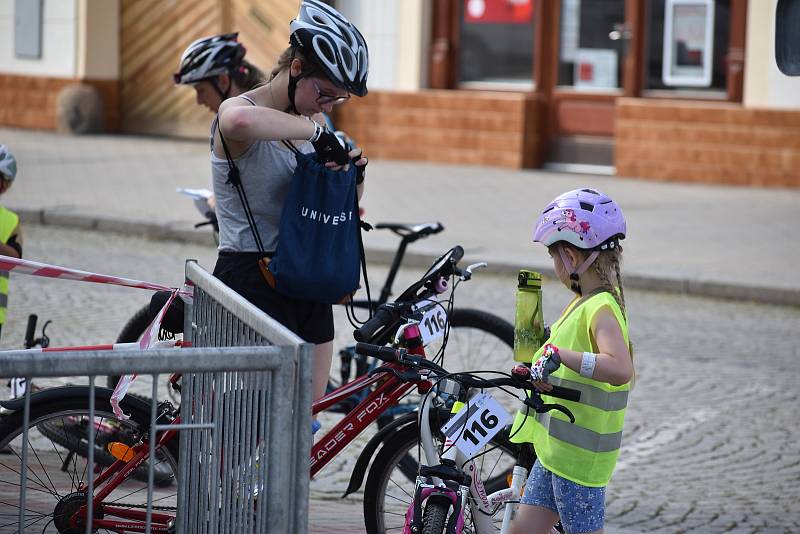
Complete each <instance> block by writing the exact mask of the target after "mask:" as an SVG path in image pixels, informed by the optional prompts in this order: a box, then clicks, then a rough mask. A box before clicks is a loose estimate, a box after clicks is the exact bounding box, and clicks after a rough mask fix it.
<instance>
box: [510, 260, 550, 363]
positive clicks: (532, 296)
mask: <svg viewBox="0 0 800 534" xmlns="http://www.w3.org/2000/svg"><path fill="white" fill-rule="evenodd" d="M517 281H518V285H517V309H516V313H515V315H514V361H518V362H527V363H530V362H531V361H533V354H534V353H535V352H536V351H537V350H539V347H541V346H542V343H544V318H543V316H542V275H541V274H540V273H537V272H534V271H525V270H522V271H520V272H519V277H518V278H517Z"/></svg>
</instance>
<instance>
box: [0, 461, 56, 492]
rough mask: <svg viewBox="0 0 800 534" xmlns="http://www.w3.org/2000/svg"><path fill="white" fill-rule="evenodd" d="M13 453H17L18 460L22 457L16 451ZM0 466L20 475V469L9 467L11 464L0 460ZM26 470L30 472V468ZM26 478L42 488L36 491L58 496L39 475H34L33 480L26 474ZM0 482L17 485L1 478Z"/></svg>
mask: <svg viewBox="0 0 800 534" xmlns="http://www.w3.org/2000/svg"><path fill="white" fill-rule="evenodd" d="M14 454H16V455H17V458H19V459H20V461H22V458H21V457H20V456H19V455H18V454H17V453H16V452H15V453H14ZM0 466H2V467H5V468H6V469H8V470H9V471H11V472H13V473H15V474H17V475H19V476H22V471H17V470H16V469H15V468H13V467H11V466H8V465H6V464H4V463H2V462H0ZM27 471H28V473H30V472H31V470H30V469H28V470H27ZM35 474H36V473H34V475H35ZM26 480H27V481H28V482H33V483H35V484H38V485H39V486H41V488H42V489H41V490H37V491H41V492H42V493H49V494H50V495H52V496H53V497H59V495H58V493H55V492H53V491H50V488H48V487H47V485H45V483H44V482H43V481H42V479H40V478H39V477H36V480H33V479H32V478H30V475H28V476H27V477H26ZM0 482H2V483H3V484H8V485H10V486H19V484H15V483H13V482H8V481H5V480H2V481H0ZM30 489H34V490H35V489H36V488H30Z"/></svg>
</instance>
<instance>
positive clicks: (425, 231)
mask: <svg viewBox="0 0 800 534" xmlns="http://www.w3.org/2000/svg"><path fill="white" fill-rule="evenodd" d="M375 228H376V229H378V230H381V229H386V230H391V231H392V232H394V233H395V234H397V235H399V236H402V237H406V236H415V237H424V236H428V235H433V234H438V233H439V232H441V231H442V230H444V226H442V223H440V222H427V223H421V224H405V223H378V224H376V225H375Z"/></svg>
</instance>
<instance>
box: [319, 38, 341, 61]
mask: <svg viewBox="0 0 800 534" xmlns="http://www.w3.org/2000/svg"><path fill="white" fill-rule="evenodd" d="M314 46H315V48H316V50H317V53H318V54H320V55H321V56H323V58H324V59H325V60H327V61H328V62H329V63H332V64H334V65H335V64H336V52H334V51H333V48H331V45H330V43H328V41H326V40H325V39H314Z"/></svg>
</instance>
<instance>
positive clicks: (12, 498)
mask: <svg viewBox="0 0 800 534" xmlns="http://www.w3.org/2000/svg"><path fill="white" fill-rule="evenodd" d="M123 409H124V410H125V411H126V412H127V413H128V414H129V415H130V416H131V418H130V419H128V420H121V419H120V418H117V417H116V416H115V415H114V413H113V411H112V409H111V405H110V404H109V402H108V400H107V399H101V398H96V400H95V417H94V419H92V418H90V417H89V399H88V397H86V396H79V395H70V396H65V397H63V398H59V399H55V400H52V401H48V402H41V403H34V404H32V405H31V412H30V424H29V431H28V439H27V441H23V414H22V413H21V411H20V412H14V413H11V414H8V415H7V416H5V417H3V418H2V419H0V501H1V502H2V504H3V506H2V511H0V533H5V532H9V533H10V532H33V531H36V532H47V533H62V532H73V529H71V527H70V523H69V522H70V518H71V517H72V516H73V515H74V514H75V513H76V512H77V511H78V510H79V509H80V507H81V506H83V505H85V504H86V497H87V496H86V493H85V492H84V491H83V490H81V488H80V487H79V485H80V484H81V483H85V484H88V476H89V472H90V470H91V471H93V472H94V473H95V478H96V477H97V476H98V475H99V474H100V473H101V472H102V471H103V469H104V468H103V466H102V464H101V463H100V461H99V460H96V463H95V464H94V466H91V465H88V461H87V459H86V458H85V457H84V456H83V455H81V454H80V452H78V453H76V451H75V450H73V449H76V448H82V452H83V454H86V453H87V452H88V450H89V447H88V440H89V434H88V433H89V432H93V433H94V439H95V444H96V447H101V446H102V444H104V443H105V444H106V445H107V444H108V443H109V442H110V441H109V439H111V440H116V439H118V440H119V442H122V443H126V444H128V445H133V444H134V443H135V441H137V440H138V437H139V436H142V435H143V434H145V433H147V431H148V429H149V425H150V414H149V413H145V412H144V411H141V410H137V409H135V408H133V407H131V406H130V405H125V404H124V402H123ZM78 427H81V428H83V429H84V432H85V433H84V434H83V435H82V436H78V434H77V428H78ZM111 436H116V437H115V438H111ZM53 438H55V439H53ZM26 446H27V472H26V476H25V479H24V480H23V481H22V483H23V484H24V485H25V488H26V502H25V503H24V513H23V522H24V523H23V525H19V514H20V503H19V492H20V482H21V481H20V476H21V473H22V456H23V448H24V447H26ZM95 450H96V451H97V449H95ZM102 454H108V453H106V452H105V451H102ZM177 458H178V440H177V439H173V440H171V441H170V442H169V443H167V444H166V446H164V447H162V448H160V449H158V450H157V451H156V465H155V466H154V468H155V469H156V475H157V479H158V478H159V477H166V478H162V480H161V482H162V487H156V488H154V498H153V500H154V503H155V505H156V506H157V508H158V509H159V510H167V511H168V510H173V511H174V509H175V508H174V507H175V505H176V499H177V484H174V483H170V484H169V485H168V486H167V483H166V481H167V480H171V481H174V480H175V479H176V477H177ZM143 466H144V469H147V463H146V461H145V463H144V464H143ZM140 469H141V466H140ZM156 501H157V502H156ZM104 503H105V504H108V505H112V506H113V507H115V508H117V509H122V510H131V511H132V512H134V513H135V512H136V511H138V512H141V511H142V509H143V506H145V505H146V503H147V484H146V483H144V482H142V481H139V480H136V479H135V478H134V477H129V478H128V479H126V480H123V481H122V482H121V483H120V484H119V485H118V486H117V487H116V488H115V489H114V491H113V492H112V493H111V494H110V495H109V496H108V497H107V498H106V499H105V500H104ZM100 516H102V511H98V512H97V513H96V514H95V515H94V517H95V518H96V519H99V518H100ZM83 529H84V527H83V526H81V527H80V531H81V532H83ZM74 531H75V532H77V530H74ZM92 531H94V529H92Z"/></svg>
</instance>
